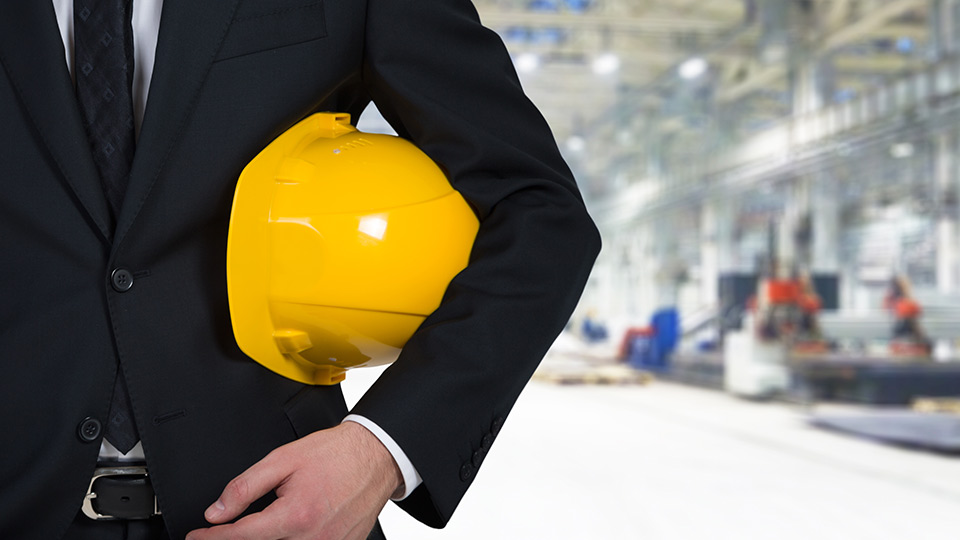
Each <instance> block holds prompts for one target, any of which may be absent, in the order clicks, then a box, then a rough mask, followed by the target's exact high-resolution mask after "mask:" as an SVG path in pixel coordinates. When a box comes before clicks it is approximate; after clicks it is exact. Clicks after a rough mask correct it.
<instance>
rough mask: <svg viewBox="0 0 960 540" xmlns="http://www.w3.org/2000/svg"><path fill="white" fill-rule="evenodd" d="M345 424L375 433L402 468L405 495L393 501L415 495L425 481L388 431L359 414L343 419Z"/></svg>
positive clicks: (392, 498) (393, 498)
mask: <svg viewBox="0 0 960 540" xmlns="http://www.w3.org/2000/svg"><path fill="white" fill-rule="evenodd" d="M343 422H355V423H357V424H360V425H361V426H363V427H365V428H367V430H369V431H370V433H373V435H374V436H375V437H376V438H378V439H380V442H381V443H383V445H384V446H386V447H387V451H388V452H390V455H391V456H393V460H394V461H396V462H397V467H399V468H400V475H401V476H403V493H402V494H401V495H400V496H398V497H391V500H394V501H402V500H404V499H406V498H407V497H409V496H410V494H411V493H413V490H415V489H417V486H419V485H420V484H422V483H423V479H422V478H420V473H418V472H417V469H416V467H414V466H413V463H412V462H411V461H410V458H408V457H407V454H405V453H404V452H403V449H402V448H400V445H399V444H397V442H396V441H394V440H393V437H391V436H390V435H387V432H386V431H384V430H383V429H381V428H380V426H378V425H377V424H376V423H374V422H373V420H370V419H369V418H367V417H365V416H360V415H359V414H348V415H347V416H346V417H345V418H344V419H343ZM343 422H341V423H343Z"/></svg>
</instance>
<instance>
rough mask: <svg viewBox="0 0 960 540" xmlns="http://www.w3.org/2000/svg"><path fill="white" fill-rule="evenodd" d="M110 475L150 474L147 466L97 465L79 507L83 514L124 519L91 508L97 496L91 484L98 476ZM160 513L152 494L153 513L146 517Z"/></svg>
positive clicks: (101, 518) (97, 517)
mask: <svg viewBox="0 0 960 540" xmlns="http://www.w3.org/2000/svg"><path fill="white" fill-rule="evenodd" d="M111 476H150V474H149V473H148V472H147V468H146V467H143V466H140V467H97V468H96V469H94V471H93V478H91V479H90V485H89V486H88V487H87V494H86V495H84V497H83V505H82V506H81V507H80V509H81V510H82V511H83V513H84V515H86V516H87V517H88V518H90V519H93V520H96V521H107V520H117V519H124V518H120V517H117V516H112V515H105V514H100V513H98V512H97V511H96V510H95V509H94V508H93V500H94V499H96V498H97V493H96V492H95V491H93V485H94V484H95V483H96V482H97V480H99V479H100V478H105V477H111ZM159 515H160V505H159V503H158V501H157V496H156V495H154V496H153V514H151V515H150V516H144V517H145V518H146V517H153V516H159Z"/></svg>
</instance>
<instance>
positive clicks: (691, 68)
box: [680, 57, 707, 80]
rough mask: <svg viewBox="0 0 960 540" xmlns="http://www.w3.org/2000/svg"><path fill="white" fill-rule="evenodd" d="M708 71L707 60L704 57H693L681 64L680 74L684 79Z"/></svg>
mask: <svg viewBox="0 0 960 540" xmlns="http://www.w3.org/2000/svg"><path fill="white" fill-rule="evenodd" d="M706 71H707V61H706V60H704V59H703V58H699V57H697V58H691V59H689V60H687V61H686V62H684V63H682V64H680V76H681V77H683V78H684V79H687V80H689V79H696V78H697V77H699V76H701V75H703V74H704V73H705V72H706Z"/></svg>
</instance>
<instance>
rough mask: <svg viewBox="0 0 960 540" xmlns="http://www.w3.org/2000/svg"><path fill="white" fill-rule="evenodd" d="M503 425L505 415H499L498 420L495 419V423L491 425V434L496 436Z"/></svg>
mask: <svg viewBox="0 0 960 540" xmlns="http://www.w3.org/2000/svg"><path fill="white" fill-rule="evenodd" d="M502 427H503V417H502V416H498V417H497V419H496V420H494V421H493V424H492V425H491V426H490V434H491V435H493V436H494V437H496V436H497V434H498V433H500V428H502Z"/></svg>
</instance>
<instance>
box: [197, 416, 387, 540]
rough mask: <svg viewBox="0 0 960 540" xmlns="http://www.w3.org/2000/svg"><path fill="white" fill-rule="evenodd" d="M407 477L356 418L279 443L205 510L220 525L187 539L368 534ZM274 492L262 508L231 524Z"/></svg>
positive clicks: (230, 484) (198, 531) (303, 537)
mask: <svg viewBox="0 0 960 540" xmlns="http://www.w3.org/2000/svg"><path fill="white" fill-rule="evenodd" d="M402 482H403V478H402V476H401V475H400V470H399V469H398V468H397V464H396V463H395V462H394V460H393V457H392V456H391V455H390V453H389V452H388V451H387V449H386V448H385V447H384V446H383V444H381V443H380V441H379V440H378V439H377V438H376V437H375V436H374V435H373V434H372V433H370V432H369V431H367V429H366V428H365V427H363V426H361V425H359V424H356V423H354V422H344V423H343V424H341V425H339V426H337V427H334V428H331V429H326V430H323V431H318V432H316V433H313V434H311V435H309V436H307V437H304V438H302V439H300V440H297V441H294V442H292V443H290V444H287V445H284V446H281V447H280V448H278V449H276V450H274V451H273V452H271V453H270V454H268V455H267V456H266V457H265V458H263V459H262V460H260V461H259V462H258V463H256V464H254V465H253V466H252V467H250V468H249V469H247V470H246V471H244V472H243V473H242V474H241V475H240V476H238V477H236V478H234V479H233V480H232V481H230V483H229V484H227V487H226V488H225V489H224V490H223V493H222V494H221V495H220V499H218V500H217V502H215V503H213V504H212V505H210V507H209V508H207V511H206V512H205V513H204V517H206V519H207V521H209V522H210V523H212V524H214V525H217V526H215V527H211V528H209V529H197V530H195V531H191V532H190V533H189V534H188V535H187V540H215V539H228V538H229V539H231V540H235V539H249V540H253V539H257V540H268V539H279V538H285V539H286V538H289V539H291V540H293V539H311V540H312V539H315V538H331V539H336V538H350V539H354V538H358V539H361V540H362V539H364V538H366V537H367V534H369V532H370V530H371V529H372V528H373V525H374V523H375V522H376V519H377V515H378V514H379V513H380V510H381V509H383V506H384V505H385V504H386V502H387V500H388V499H389V498H390V496H391V495H392V494H393V493H394V492H395V491H396V490H397V489H399V487H400V485H401V483H402ZM271 490H275V491H276V494H277V500H276V501H274V502H273V503H272V504H270V506H268V507H267V508H265V509H264V510H263V511H262V512H259V513H256V514H251V515H249V516H246V517H244V518H242V519H240V520H238V521H237V522H236V523H229V524H225V525H220V524H223V523H227V522H229V521H230V520H232V519H234V518H236V517H237V516H238V515H240V514H241V513H242V512H243V511H244V509H246V508H247V506H249V505H250V503H252V502H253V501H255V500H257V499H259V498H260V497H262V496H264V495H266V494H267V493H269V492H270V491H271Z"/></svg>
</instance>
